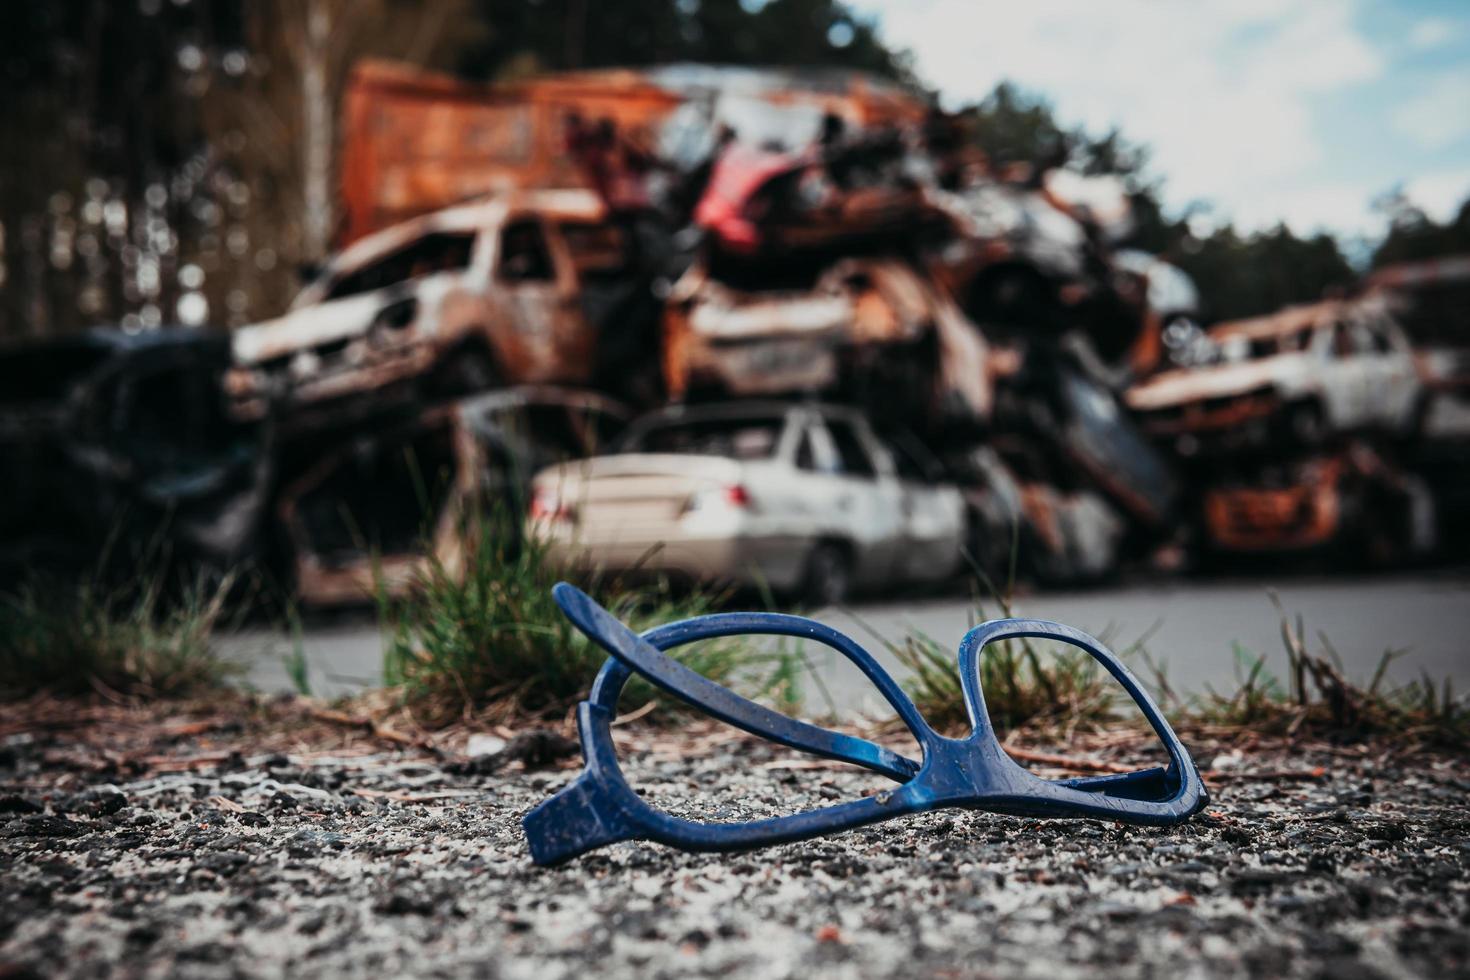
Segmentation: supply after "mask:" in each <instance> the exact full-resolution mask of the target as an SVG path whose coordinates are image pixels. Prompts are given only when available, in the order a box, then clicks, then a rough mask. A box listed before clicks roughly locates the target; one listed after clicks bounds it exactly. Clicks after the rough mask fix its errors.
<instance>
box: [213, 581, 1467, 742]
mask: <svg viewBox="0 0 1470 980" xmlns="http://www.w3.org/2000/svg"><path fill="white" fill-rule="evenodd" d="M1273 593H1274V594H1275V595H1276V596H1277V597H1278V598H1279V600H1280V602H1281V604H1282V607H1283V608H1284V609H1286V610H1287V611H1288V612H1289V613H1290V614H1291V615H1292V616H1293V617H1294V616H1296V615H1298V614H1299V615H1300V616H1302V617H1303V621H1304V623H1305V626H1306V630H1307V635H1308V638H1309V644H1310V646H1311V647H1312V648H1313V650H1314V651H1316V650H1320V649H1321V640H1320V639H1319V631H1320V633H1321V634H1323V635H1325V636H1326V638H1327V641H1328V642H1330V643H1331V645H1332V647H1333V649H1335V650H1336V652H1337V654H1338V655H1339V656H1340V658H1341V659H1342V662H1343V664H1344V666H1345V668H1346V670H1347V673H1348V676H1350V677H1353V678H1356V679H1359V680H1367V679H1368V678H1370V677H1371V676H1372V674H1373V671H1374V669H1375V668H1376V667H1377V665H1378V662H1379V659H1380V658H1381V657H1382V655H1383V653H1384V651H1385V650H1391V649H1392V650H1406V651H1407V653H1406V655H1405V656H1403V657H1402V658H1400V659H1398V660H1397V661H1395V663H1394V664H1393V665H1392V666H1391V668H1390V671H1389V675H1388V676H1389V677H1390V678H1391V679H1393V680H1396V681H1399V682H1404V681H1408V680H1412V679H1414V678H1417V677H1420V676H1421V675H1422V674H1424V673H1427V674H1428V675H1429V676H1431V677H1433V678H1436V679H1439V678H1443V677H1446V676H1448V677H1451V678H1452V679H1453V680H1454V682H1455V688H1456V690H1466V689H1467V688H1470V572H1467V571H1466V570H1463V569H1462V570H1457V571H1454V572H1429V573H1422V572H1421V573H1414V574H1404V575H1388V576H1373V577H1337V578H1306V577H1284V578H1282V579H1281V580H1279V581H1276V582H1271V581H1265V580H1262V579H1251V580H1238V579H1225V580H1211V581H1204V580H1178V579H1165V580H1158V581H1149V582H1141V583H1134V584H1129V585H1124V586H1121V587H1118V588H1110V589H1099V590H1092V591H1085V592H1036V593H1031V594H1026V595H1022V596H1019V597H1017V598H1016V600H1015V602H1014V608H1013V612H1014V614H1015V615H1018V616H1029V617H1035V618H1039V619H1051V620H1056V621H1058V622H1062V623H1066V624H1068V625H1071V626H1075V627H1077V628H1079V629H1082V630H1086V631H1088V632H1090V633H1092V634H1093V635H1095V636H1099V637H1101V638H1103V639H1104V640H1105V642H1107V643H1108V644H1109V645H1110V646H1111V647H1112V648H1113V649H1114V650H1117V651H1120V652H1121V651H1123V650H1125V649H1127V648H1129V647H1131V646H1133V645H1134V644H1135V643H1137V642H1138V641H1139V640H1143V647H1144V649H1146V650H1147V652H1148V655H1149V657H1150V658H1151V659H1152V660H1154V661H1155V662H1158V663H1162V664H1163V665H1164V666H1165V668H1166V670H1167V675H1168V679H1169V682H1170V683H1171V685H1173V686H1174V687H1175V688H1176V689H1178V690H1181V691H1188V692H1200V691H1203V690H1205V688H1206V686H1207V685H1208V686H1213V687H1215V688H1216V689H1219V690H1225V689H1228V688H1230V687H1232V686H1233V685H1234V684H1235V682H1236V678H1237V676H1238V672H1239V671H1240V669H1241V668H1240V662H1241V656H1238V655H1237V649H1238V650H1240V651H1243V652H1248V653H1254V654H1260V653H1266V654H1268V659H1267V669H1268V670H1274V671H1275V673H1276V675H1277V676H1284V675H1283V673H1282V671H1283V668H1284V666H1285V662H1286V658H1285V655H1284V653H1283V652H1282V640H1281V630H1280V616H1279V614H1278V612H1277V610H1276V607H1275V606H1274V605H1273V603H1272V601H1271V596H1272V594H1273ZM998 615H1000V613H999V611H998V610H997V609H995V608H994V607H993V605H992V606H988V607H987V608H986V609H985V610H984V615H983V616H979V617H977V616H976V612H975V608H974V605H973V603H972V602H970V601H969V600H968V599H965V598H961V597H959V596H954V595H945V596H941V597H936V598H925V597H923V596H910V597H905V598H903V599H900V600H893V601H874V600H867V601H863V602H859V603H857V604H855V605H854V606H853V607H852V608H851V609H850V610H838V609H831V610H825V611H823V612H821V613H819V614H818V617H817V618H819V619H821V620H823V621H824V622H826V623H828V624H830V625H832V626H834V627H836V628H837V629H839V630H842V631H844V632H846V633H848V634H849V635H850V636H852V637H854V638H855V639H857V640H858V641H859V642H860V643H862V644H863V645H864V646H866V647H867V648H868V649H869V650H871V651H872V652H873V653H874V654H875V655H876V656H877V658H878V659H879V661H880V662H882V663H883V664H884V666H885V667H888V668H889V669H891V670H893V671H895V673H898V674H901V673H902V668H901V667H900V666H899V664H898V661H897V660H896V659H895V657H894V656H893V655H892V654H891V653H890V652H889V651H887V650H886V649H884V648H883V646H882V644H881V643H880V642H879V641H877V640H876V639H874V637H873V634H874V633H876V634H878V635H879V636H881V637H883V638H885V639H888V640H892V641H895V642H897V641H900V640H901V639H902V638H903V637H904V636H905V635H906V634H908V633H911V632H914V631H920V632H922V633H924V634H925V635H927V636H929V637H931V638H932V639H933V640H935V641H936V642H937V643H939V644H941V645H943V646H944V647H945V648H946V649H947V650H950V651H954V650H956V649H958V646H959V641H960V638H961V637H962V636H964V633H965V630H966V629H968V628H969V626H970V625H971V623H972V621H974V620H976V619H977V618H988V617H993V616H998ZM870 631H871V632H870ZM303 647H304V651H305V654H306V659H307V663H308V666H309V670H310V679H311V687H312V693H314V694H316V695H318V696H324V697H333V696H336V695H338V694H342V693H345V692H349V691H352V690H355V689H358V688H361V687H364V686H370V685H376V684H378V683H381V675H380V669H381V662H382V651H383V643H382V638H381V637H380V635H379V633H378V630H377V626H376V624H375V623H374V622H373V620H372V619H371V617H370V616H368V615H357V616H347V617H338V618H336V619H334V620H319V621H317V622H315V623H311V624H309V625H308V627H307V630H306V633H305V636H304V640H303ZM291 649H292V641H291V639H290V638H289V637H288V636H286V635H285V634H277V633H271V632H264V631H256V632H250V633H245V634H241V635H237V636H233V637H230V638H228V639H227V640H226V641H225V643H224V652H225V653H226V655H227V656H231V657H234V658H236V659H239V660H242V661H245V662H247V663H248V664H249V667H250V670H249V674H248V680H249V682H250V683H251V684H253V685H255V686H256V687H258V688H260V689H262V690H266V691H274V690H282V691H289V690H292V683H291V680H290V677H289V675H288V673H287V671H286V669H285V665H284V658H285V656H286V654H287V653H288V652H289V651H290V650H291ZM804 652H805V653H806V654H807V656H808V659H809V660H810V662H811V663H812V664H813V666H814V669H815V671H816V673H817V674H818V675H819V677H820V683H818V682H816V681H810V682H808V683H807V684H806V685H805V694H806V697H807V707H808V708H809V709H810V710H812V711H821V710H823V709H824V708H825V707H826V706H827V698H826V696H825V695H824V694H823V688H825V689H826V691H827V692H828V693H830V696H831V700H832V702H833V703H834V704H835V706H836V707H837V708H838V709H839V710H840V711H843V712H850V711H852V710H854V709H856V710H860V711H864V712H867V713H870V714H872V713H877V710H878V708H879V705H878V704H877V702H876V694H875V693H874V692H872V688H871V687H870V686H869V685H868V684H867V683H866V682H865V681H864V679H863V678H862V677H861V675H859V674H858V672H857V671H856V669H854V668H852V667H851V666H850V665H848V664H847V662H846V661H845V660H843V659H842V658H840V657H838V656H836V655H835V654H829V653H828V652H827V651H826V650H825V648H821V647H813V646H810V645H809V646H808V647H807V648H806V649H805V651H804ZM1132 662H1133V663H1134V664H1135V667H1136V669H1139V670H1140V672H1142V671H1143V669H1144V668H1143V666H1142V662H1141V660H1140V659H1137V658H1135V659H1134V660H1133V661H1132Z"/></svg>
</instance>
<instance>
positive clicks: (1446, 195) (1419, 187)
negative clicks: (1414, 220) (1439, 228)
mask: <svg viewBox="0 0 1470 980" xmlns="http://www.w3.org/2000/svg"><path fill="white" fill-rule="evenodd" d="M1404 193H1405V194H1406V195H1407V196H1408V198H1409V200H1410V201H1413V202H1414V203H1415V204H1416V205H1418V206H1419V208H1420V209H1421V210H1422V211H1423V212H1424V213H1425V214H1427V215H1428V216H1429V217H1431V218H1433V219H1434V220H1435V221H1438V222H1441V223H1443V222H1446V221H1449V220H1450V219H1451V218H1453V217H1454V216H1455V215H1456V214H1457V213H1459V210H1460V205H1461V204H1462V203H1464V201H1465V200H1466V199H1467V198H1470V167H1461V168H1459V169H1457V170H1440V171H1436V172H1434V173H1428V174H1424V175H1422V176H1419V177H1416V178H1414V179H1413V180H1411V181H1409V182H1408V183H1407V184H1405V185H1404Z"/></svg>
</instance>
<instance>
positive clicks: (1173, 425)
mask: <svg viewBox="0 0 1470 980" xmlns="http://www.w3.org/2000/svg"><path fill="white" fill-rule="evenodd" d="M1209 338H1210V341H1211V342H1212V343H1213V345H1214V346H1215V348H1216V350H1217V351H1218V356H1217V358H1216V363H1212V364H1208V365H1206V366H1203V367H1195V368H1182V369H1178V370H1171V371H1164V372H1162V373H1160V374H1156V375H1154V376H1153V377H1151V378H1149V379H1148V380H1146V381H1144V382H1142V383H1141V384H1138V385H1135V386H1134V387H1133V388H1132V389H1130V390H1129V392H1128V395H1127V403H1128V406H1129V408H1131V409H1133V410H1134V411H1135V412H1136V413H1138V417H1139V420H1140V422H1141V424H1142V425H1143V427H1144V428H1145V429H1146V430H1147V431H1149V432H1151V433H1152V434H1154V435H1157V436H1191V437H1195V438H1206V437H1214V436H1225V437H1234V436H1241V437H1249V436H1254V435H1270V434H1273V433H1274V434H1275V435H1278V436H1282V437H1286V438H1289V439H1292V440H1295V441H1298V442H1300V443H1304V444H1307V445H1315V444H1316V443H1318V442H1321V441H1322V440H1323V439H1324V438H1326V437H1328V436H1331V435H1335V434H1342V433H1351V432H1360V431H1376V432H1383V433H1387V434H1389V435H1393V436H1399V437H1404V436H1409V435H1412V434H1413V433H1414V431H1415V429H1416V427H1417V426H1418V423H1419V415H1420V410H1421V407H1422V404H1423V396H1424V389H1423V386H1422V384H1421V383H1420V380H1419V375H1418V371H1417V368H1416V364H1415V360H1414V354H1413V351H1412V350H1411V349H1410V347H1409V342H1408V339H1407V338H1406V337H1405V336H1404V333H1403V331H1402V330H1401V329H1400V328H1399V326H1398V324H1397V323H1396V322H1395V321H1394V319H1393V317H1392V316H1390V315H1389V312H1388V310H1387V308H1386V306H1385V304H1384V303H1383V301H1382V300H1381V299H1379V298H1374V297H1370V298H1367V299H1361V300H1356V301H1343V300H1329V301H1326V302H1322V303H1316V304H1312V305H1310V306H1293V307H1288V308H1287V309H1285V310H1282V311H1280V312H1278V313H1274V314H1272V315H1271V316H1265V317H1257V318H1255V319H1250V320H1238V321H1234V322H1231V323H1222V324H1220V325H1218V326H1216V327H1214V328H1212V329H1211V330H1210V331H1209Z"/></svg>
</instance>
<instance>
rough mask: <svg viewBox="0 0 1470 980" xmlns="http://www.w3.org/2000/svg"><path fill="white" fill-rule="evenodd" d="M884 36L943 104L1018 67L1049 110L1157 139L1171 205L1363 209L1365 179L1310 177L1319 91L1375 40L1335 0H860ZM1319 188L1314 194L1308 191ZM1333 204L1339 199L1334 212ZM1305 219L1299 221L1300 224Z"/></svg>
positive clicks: (1325, 217) (1370, 50)
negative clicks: (1345, 181) (1314, 180)
mask: <svg viewBox="0 0 1470 980" xmlns="http://www.w3.org/2000/svg"><path fill="white" fill-rule="evenodd" d="M855 5H856V6H857V7H858V8H859V9H861V10H863V11H865V12H874V13H877V14H879V15H880V17H881V25H882V31H883V34H884V36H885V37H886V38H887V39H888V40H889V41H890V42H891V43H894V44H896V45H899V46H902V47H907V48H910V49H911V50H912V51H913V52H914V53H915V55H916V56H917V66H918V70H919V73H920V75H921V77H922V78H923V79H924V80H925V81H926V82H928V83H929V84H932V85H934V86H935V87H937V88H938V89H940V91H941V92H942V93H943V94H944V96H945V98H946V101H947V102H949V103H951V104H953V103H958V102H963V101H966V100H973V99H977V98H980V97H982V96H983V95H985V94H986V93H987V92H988V91H989V90H990V89H991V88H992V87H993V86H994V85H995V83H996V82H998V81H1000V80H1001V79H1006V78H1009V79H1012V80H1014V81H1016V82H1018V83H1020V84H1021V85H1023V86H1025V87H1026V88H1028V89H1032V90H1035V91H1038V92H1041V93H1044V94H1045V95H1046V96H1048V97H1049V98H1051V99H1052V100H1053V101H1054V103H1055V106H1056V109H1057V113H1058V115H1059V117H1060V118H1061V119H1062V120H1063V121H1066V122H1080V123H1082V124H1084V125H1086V126H1088V127H1089V128H1091V129H1102V128H1105V127H1108V126H1112V125H1117V126H1119V127H1120V128H1122V129H1123V132H1124V133H1125V134H1126V135H1127V136H1128V137H1130V138H1131V139H1134V140H1137V141H1140V142H1142V143H1145V144H1147V145H1148V146H1149V147H1150V148H1151V150H1152V154H1153V156H1152V160H1153V166H1154V168H1155V169H1156V170H1157V171H1158V173H1160V174H1162V175H1164V176H1165V177H1166V178H1167V183H1166V193H1167V194H1168V196H1169V199H1170V201H1171V203H1173V204H1175V205H1180V204H1183V203H1185V202H1188V201H1190V200H1193V199H1196V198H1204V199H1208V200H1211V201H1214V202H1216V203H1217V204H1218V205H1219V206H1220V208H1221V210H1222V211H1223V212H1225V213H1226V214H1228V215H1231V216H1235V217H1238V218H1239V220H1241V222H1242V223H1244V224H1246V225H1248V226H1255V227H1260V226H1269V225H1273V224H1275V222H1276V220H1277V219H1278V218H1280V217H1286V218H1287V219H1288V220H1289V221H1290V222H1291V223H1292V225H1293V227H1296V225H1297V223H1298V222H1299V221H1309V222H1317V221H1320V222H1322V223H1325V224H1332V225H1341V224H1344V223H1345V219H1346V220H1350V221H1357V220H1359V219H1360V216H1362V217H1361V220H1364V221H1366V220H1367V218H1366V216H1365V213H1366V208H1367V203H1368V198H1369V197H1370V196H1371V192H1372V190H1373V188H1372V187H1364V188H1362V189H1361V192H1359V191H1358V190H1357V189H1354V188H1349V187H1346V186H1331V187H1326V188H1323V187H1316V186H1314V185H1312V184H1311V183H1310V178H1311V177H1312V176H1313V174H1314V173H1315V172H1317V171H1318V170H1320V168H1321V166H1322V164H1323V163H1324V161H1326V160H1327V158H1328V149H1327V148H1326V147H1325V146H1324V145H1323V142H1322V140H1321V138H1320V136H1319V135H1318V134H1317V133H1316V132H1315V131H1314V129H1313V119H1314V116H1313V100H1314V99H1315V98H1316V97H1318V96H1321V95H1323V94H1326V93H1333V92H1337V91H1340V90H1342V89H1343V88H1345V87H1348V86H1352V85H1355V84H1360V83H1364V82H1368V81H1371V80H1373V79H1375V78H1378V77H1379V76H1381V75H1382V74H1383V72H1384V70H1385V65H1384V60H1383V58H1382V56H1381V55H1380V53H1379V52H1378V50H1377V49H1376V48H1375V47H1373V46H1372V45H1371V44H1369V43H1368V41H1367V39H1366V38H1364V37H1363V36H1362V35H1361V34H1360V33H1359V32H1358V31H1357V29H1356V27H1355V26H1354V23H1353V16H1354V12H1355V7H1354V5H1353V4H1350V3H1346V2H1338V0H1232V2H1225V3H1212V4H1182V3H1181V4H1176V3H1167V4H1166V3H1154V2H1149V0H1110V2H1108V3H1097V2H1095V0H1052V2H1047V3H1040V4H1024V3H1014V2H1009V0H1007V2H1003V3H1001V2H996V3H991V2H986V3H978V2H974V0H859V2H857V3H856V4H855ZM1308 200H1311V201H1315V202H1319V203H1317V204H1313V205H1311V206H1310V207H1309V206H1307V205H1306V204H1305V203H1304V202H1306V201H1308ZM1329 206H1330V207H1337V206H1341V207H1344V208H1346V209H1347V211H1346V212H1344V213H1342V214H1341V215H1340V216H1339V217H1338V218H1337V219H1336V220H1333V217H1332V214H1331V213H1330V211H1329ZM1310 228H1311V225H1308V226H1307V228H1305V229H1303V230H1310Z"/></svg>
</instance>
